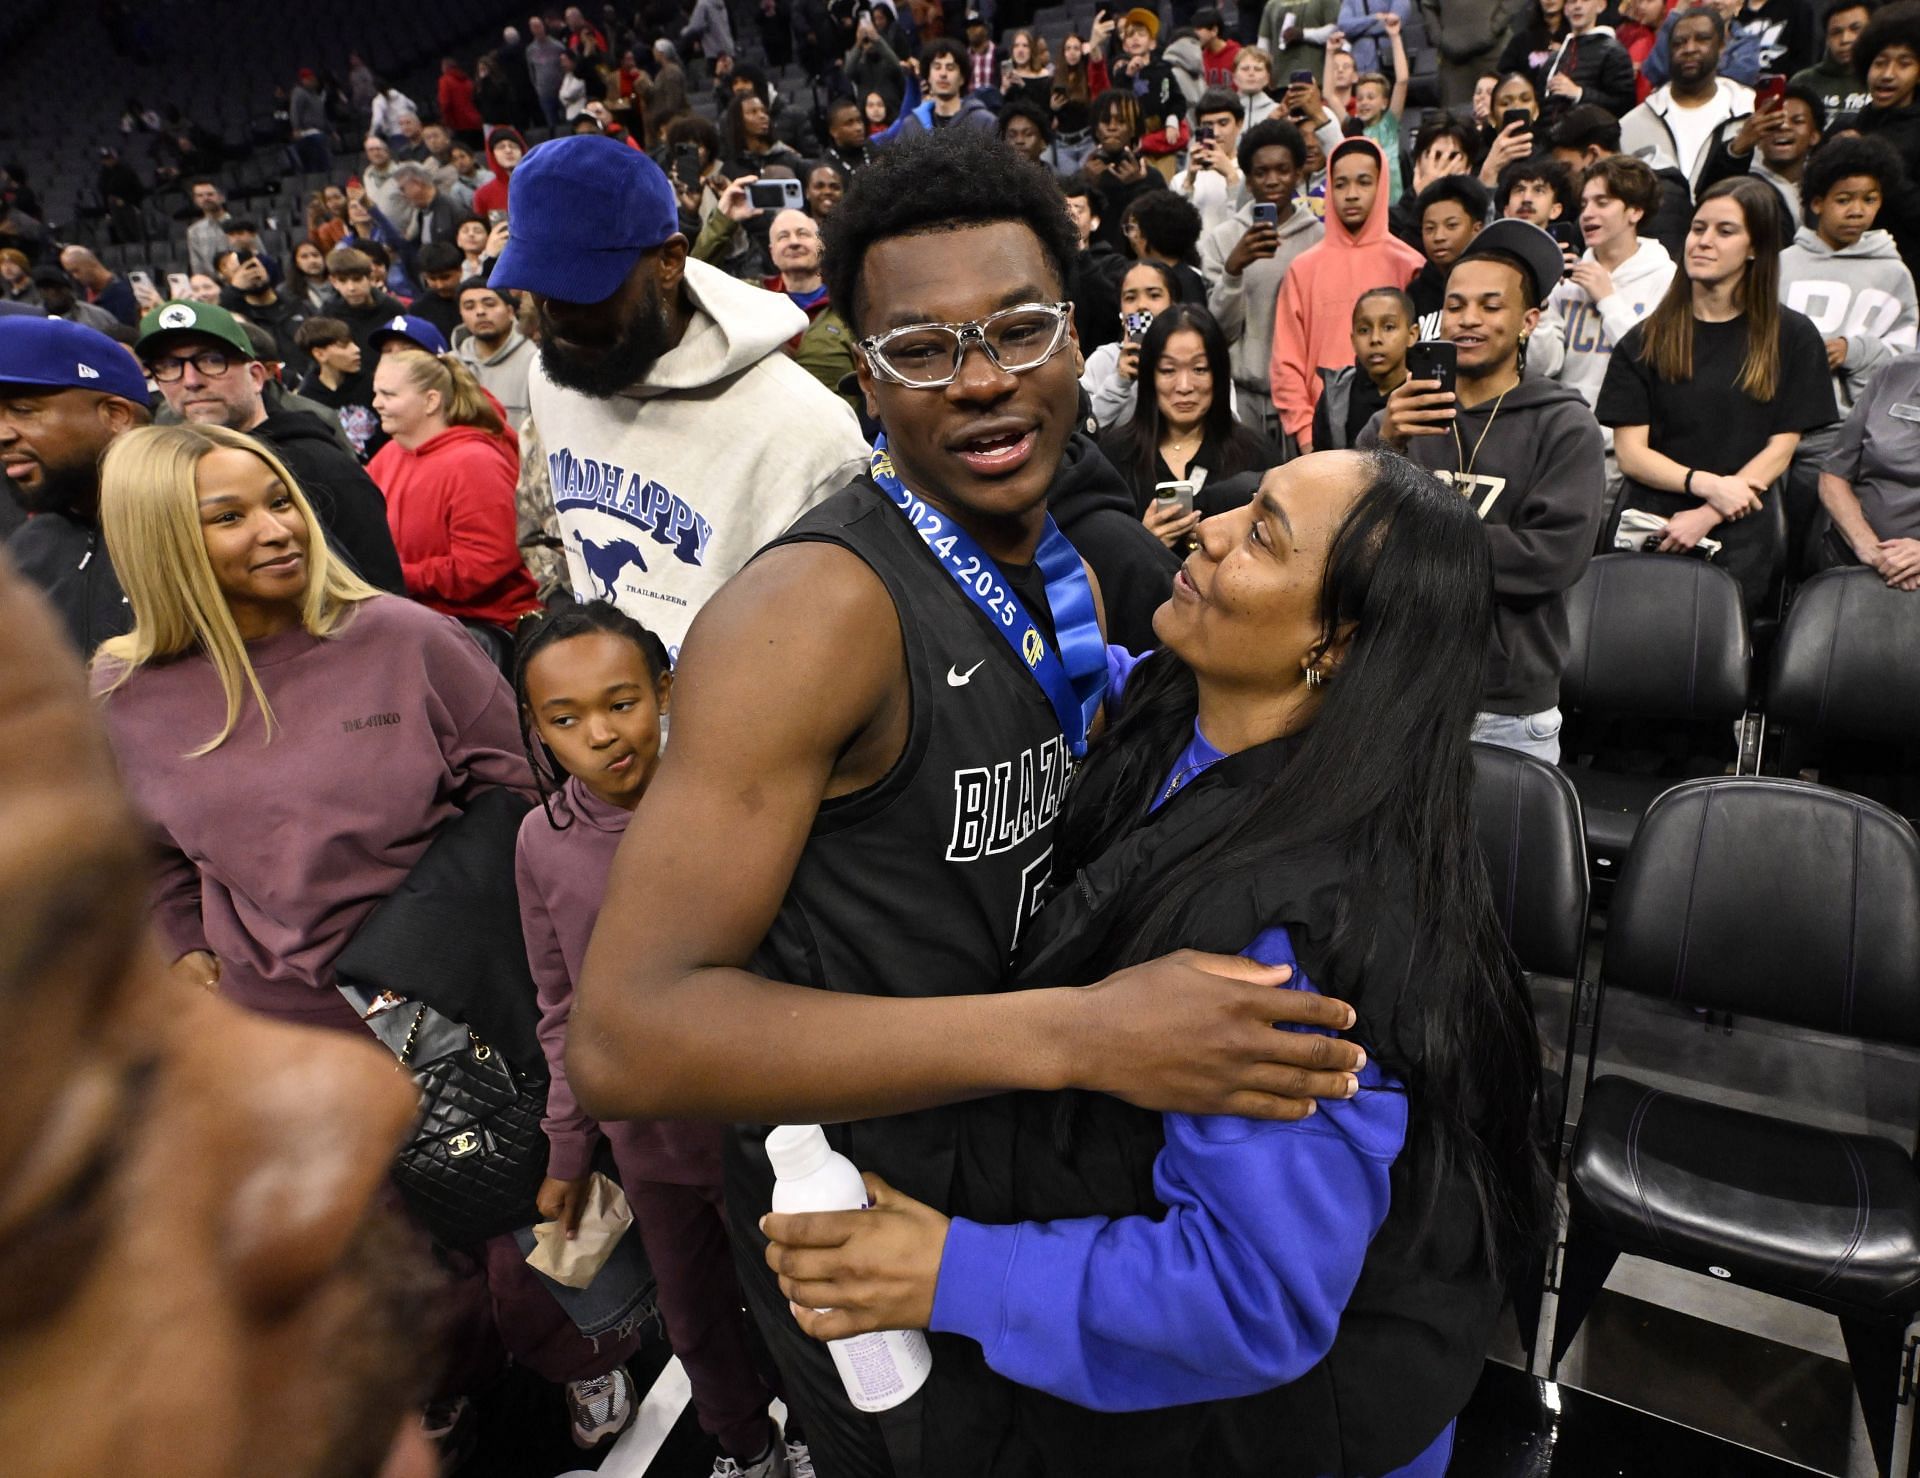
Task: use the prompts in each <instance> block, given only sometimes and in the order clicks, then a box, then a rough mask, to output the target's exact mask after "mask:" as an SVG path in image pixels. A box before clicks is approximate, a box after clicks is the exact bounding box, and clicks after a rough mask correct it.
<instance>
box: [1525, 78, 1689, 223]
mask: <svg viewBox="0 0 1920 1478" xmlns="http://www.w3.org/2000/svg"><path fill="white" fill-rule="evenodd" d="M1548 137H1549V140H1550V142H1551V144H1552V150H1551V152H1552V154H1553V157H1554V158H1555V159H1556V160H1558V161H1559V162H1560V163H1561V164H1563V165H1565V166H1566V168H1567V172H1568V175H1569V177H1570V178H1572V179H1575V180H1579V179H1583V178H1584V177H1585V175H1586V172H1587V171H1588V170H1589V169H1591V168H1593V166H1594V165H1596V164H1598V163H1599V162H1600V161H1601V160H1602V159H1610V158H1612V157H1613V156H1614V155H1616V154H1618V153H1619V152H1620V120H1619V119H1618V118H1615V117H1614V116H1613V115H1612V114H1611V113H1608V112H1607V111H1606V110H1605V109H1604V108H1595V107H1589V106H1587V105H1586V104H1584V103H1583V104H1581V105H1580V106H1579V107H1577V108H1569V109H1568V110H1567V111H1566V112H1565V113H1564V114H1563V115H1561V118H1560V121H1559V122H1557V123H1556V124H1554V125H1553V131H1552V133H1551V134H1550V135H1548ZM1641 163H1643V164H1646V165H1647V167H1648V168H1649V169H1651V170H1652V171H1653V177H1654V179H1656V180H1658V181H1659V182H1660V202H1659V204H1657V205H1656V206H1654V208H1653V210H1652V211H1651V212H1650V213H1649V214H1648V216H1647V218H1646V219H1645V220H1643V221H1642V222H1641V223H1640V235H1641V236H1642V237H1644V238H1648V239H1651V240H1653V241H1657V242H1659V243H1660V244H1661V245H1662V246H1664V247H1665V248H1666V249H1667V255H1668V256H1670V257H1672V258H1673V259H1674V260H1675V261H1678V260H1679V257H1680V253H1681V252H1682V251H1683V250H1685V248H1686V240H1687V227H1688V226H1690V225H1691V224H1692V223H1693V186H1692V185H1691V184H1690V183H1689V182H1688V180H1687V177H1686V176H1685V175H1683V174H1681V173H1680V171H1679V170H1678V169H1676V168H1674V167H1673V166H1671V165H1668V166H1666V167H1664V168H1662V167H1660V166H1657V165H1655V164H1652V163H1650V162H1649V161H1647V160H1644V159H1643V160H1641Z"/></svg>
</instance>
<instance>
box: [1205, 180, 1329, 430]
mask: <svg viewBox="0 0 1920 1478" xmlns="http://www.w3.org/2000/svg"><path fill="white" fill-rule="evenodd" d="M1252 224H1253V206H1252V205H1251V204H1247V205H1243V206H1241V207H1240V209H1239V210H1237V211H1236V212H1234V215H1233V218H1232V219H1231V220H1227V221H1222V222H1221V223H1220V224H1219V225H1218V226H1215V227H1214V228H1213V229H1212V230H1211V231H1209V232H1207V234H1206V235H1205V236H1203V237H1201V238H1200V270H1201V271H1202V272H1203V273H1205V274H1206V279H1207V307H1208V308H1209V309H1211V310H1212V312H1213V316H1214V317H1215V318H1216V319H1218V320H1219V322H1220V330H1221V332H1222V333H1224V334H1225V335H1226V336H1227V343H1228V345H1229V346H1230V348H1231V350H1232V356H1233V383H1234V384H1236V385H1239V386H1241V387H1242V388H1243V389H1245V390H1247V391H1249V392H1251V393H1252V394H1254V395H1255V396H1256V397H1257V398H1258V399H1259V400H1261V401H1263V402H1264V401H1267V400H1270V399H1272V395H1271V392H1270V389H1269V385H1268V378H1267V377H1268V373H1269V371H1268V368H1267V367H1268V365H1269V364H1270V363H1271V362H1272V360H1273V305H1274V304H1275V303H1276V302H1277V301H1278V300H1279V297H1280V282H1281V279H1282V278H1284V277H1285V276H1286V275H1287V267H1288V266H1289V265H1290V264H1291V263H1292V261H1293V259H1294V258H1295V257H1297V256H1299V255H1300V253H1301V252H1303V251H1305V250H1306V249H1307V248H1308V247H1310V246H1313V245H1315V244H1316V243H1318V242H1319V240H1320V238H1321V237H1323V236H1325V235H1326V234H1327V228H1326V227H1325V226H1323V225H1322V224H1321V223H1320V221H1319V219H1318V218H1317V217H1316V216H1315V215H1314V213H1313V212H1312V211H1310V210H1308V209H1307V207H1306V205H1305V204H1304V203H1301V202H1296V203H1295V205H1294V208H1293V214H1292V215H1290V216H1288V217H1287V218H1286V220H1284V221H1282V222H1281V223H1280V246H1279V248H1278V249H1277V250H1276V251H1275V252H1274V254H1273V255H1272V256H1271V257H1268V258H1267V259H1266V260H1265V261H1261V262H1250V263H1248V265H1247V270H1246V271H1245V272H1242V273H1241V274H1240V275H1239V276H1238V277H1229V276H1228V275H1227V258H1228V257H1230V256H1232V255H1233V249H1234V248H1235V247H1236V246H1238V245H1239V244H1240V238H1241V237H1242V236H1244V235H1246V234H1247V229H1248V227H1250V226H1251V225H1252Z"/></svg>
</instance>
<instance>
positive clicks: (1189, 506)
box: [1153, 478, 1194, 513]
mask: <svg viewBox="0 0 1920 1478" xmlns="http://www.w3.org/2000/svg"><path fill="white" fill-rule="evenodd" d="M1193 494H1194V486H1193V484H1192V483H1190V482H1188V481H1187V480H1186V479H1185V478H1181V479H1180V480H1179V481H1177V482H1156V483H1155V484H1154V485H1153V501H1154V502H1156V503H1158V504H1160V505H1161V512H1163V513H1164V512H1165V511H1166V508H1167V505H1169V504H1171V505H1173V506H1176V507H1178V508H1179V510H1180V511H1181V512H1182V513H1191V512H1193Z"/></svg>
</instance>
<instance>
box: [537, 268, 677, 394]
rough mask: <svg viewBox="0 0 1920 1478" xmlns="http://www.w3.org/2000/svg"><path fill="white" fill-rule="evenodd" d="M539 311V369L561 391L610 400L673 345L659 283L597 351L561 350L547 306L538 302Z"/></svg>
mask: <svg viewBox="0 0 1920 1478" xmlns="http://www.w3.org/2000/svg"><path fill="white" fill-rule="evenodd" d="M537 312H538V315H539V319H540V367H541V369H543V370H545V371H546V373H547V378H548V379H550V380H552V381H553V383H554V384H556V385H558V386H560V387H561V388H562V389H563V390H574V391H578V392H579V393H580V394H582V395H585V396H588V397H590V398H592V399H594V400H610V399H611V398H612V397H614V396H616V395H618V394H619V393H620V392H621V391H622V390H625V389H627V388H628V387H629V386H631V385H637V384H639V383H640V382H641V381H642V380H644V379H646V377H647V371H648V370H650V369H652V368H653V367H654V365H655V364H656V363H658V362H659V359H660V356H661V355H663V354H665V353H666V352H667V350H668V349H669V348H670V347H671V345H670V344H669V343H668V339H667V334H668V329H667V310H666V304H665V303H664V302H663V301H662V298H661V293H660V284H659V282H658V281H650V282H649V283H648V284H647V295H646V297H645V298H643V299H642V300H641V303H640V306H639V309H638V310H637V311H636V312H635V314H634V316H633V318H632V319H631V320H629V321H628V323H627V324H626V325H625V327H624V328H623V329H622V330H621V332H620V334H619V336H618V337H616V338H614V339H613V340H612V341H611V342H609V343H608V344H607V346H606V347H605V348H604V349H602V350H600V352H598V353H596V354H582V353H579V352H577V351H576V350H574V349H571V348H562V347H561V345H560V343H559V341H558V337H559V336H558V330H557V329H556V328H555V326H554V322H553V320H552V318H550V317H549V316H548V314H547V305H546V304H545V303H541V304H539V305H538V309H537Z"/></svg>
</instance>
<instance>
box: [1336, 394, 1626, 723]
mask: <svg viewBox="0 0 1920 1478" xmlns="http://www.w3.org/2000/svg"><path fill="white" fill-rule="evenodd" d="M1385 414H1386V413H1385V412H1384V411H1382V412H1380V413H1379V414H1377V415H1375V416H1374V418H1373V419H1372V420H1371V421H1369V422H1368V423H1367V427H1366V429H1365V430H1364V431H1362V432H1361V433H1360V437H1359V442H1358V445H1359V447H1360V449H1361V450H1362V451H1367V450H1371V449H1373V448H1375V447H1379V446H1382V445H1383V444H1384V443H1382V441H1381V440H1380V422H1381V419H1382V417H1383V416H1384V415H1385ZM1454 430H1455V432H1456V435H1455V436H1416V437H1414V438H1412V439H1411V440H1410V441H1409V442H1408V443H1407V450H1406V455H1407V457H1408V458H1409V459H1411V460H1412V461H1414V462H1417V463H1418V464H1419V465H1420V466H1422V467H1425V468H1426V469H1427V470H1428V471H1429V472H1432V473H1434V474H1435V475H1436V476H1438V477H1439V478H1440V479H1441V480H1442V481H1443V482H1447V483H1451V484H1452V485H1453V486H1454V487H1455V488H1456V489H1458V491H1459V492H1460V493H1461V494H1462V495H1463V496H1464V497H1466V498H1468V499H1469V500H1471V502H1472V504H1473V508H1474V511H1475V512H1476V513H1478V514H1479V515H1480V522H1481V525H1482V526H1483V527H1484V528H1485V529H1486V531H1487V544H1488V547H1489V548H1490V549H1491V550H1492V551H1493V597H1494V608H1493V647H1492V650H1491V652H1490V653H1489V654H1488V662H1487V692H1486V697H1485V698H1483V699H1482V700H1481V705H1480V706H1481V707H1482V709H1484V710H1485V711H1487V712H1489V713H1506V714H1523V713H1540V712H1542V711H1543V710H1545V709H1549V708H1553V707H1556V706H1558V704H1559V702H1560V674H1561V673H1562V672H1563V671H1565V670H1566V665H1567V651H1568V648H1569V644H1570V642H1571V636H1570V635H1569V633H1568V629H1567V600H1566V595H1567V591H1569V590H1570V589H1572V588H1573V586H1574V584H1575V583H1576V582H1577V581H1578V580H1579V579H1580V576H1581V575H1582V574H1584V573H1585V572H1586V568H1587V561H1588V560H1589V559H1591V558H1592V557H1593V543H1594V538H1595V536H1596V534H1597V533H1598V532H1599V528H1600V510H1601V503H1602V499H1603V496H1604V494H1605V491H1606V470H1605V461H1604V456H1605V453H1604V452H1603V450H1602V445H1601V441H1600V423H1599V422H1598V421H1596V420H1594V418H1593V411H1592V408H1591V407H1589V406H1588V405H1587V402H1586V400H1585V399H1584V398H1583V397H1582V396H1581V394H1580V392H1579V391H1578V390H1576V389H1574V388H1573V386H1571V385H1564V384H1562V383H1561V382H1560V381H1558V380H1547V379H1540V378H1537V377H1533V376H1529V377H1528V378H1526V379H1523V380H1522V381H1521V382H1520V383H1519V384H1518V385H1516V386H1515V387H1514V388H1513V389H1512V390H1510V391H1508V392H1507V394H1506V396H1505V397H1504V398H1502V399H1497V400H1489V401H1483V402H1482V403H1481V404H1479V405H1477V406H1474V407H1473V408H1472V409H1471V410H1463V411H1461V412H1460V415H1459V419H1458V421H1457V422H1456V424H1455V427H1454ZM1462 448H1465V450H1466V454H1467V465H1468V466H1470V467H1471V469H1472V471H1471V473H1470V474H1469V473H1463V472H1462V470H1461V467H1462V461H1463V458H1462V455H1461V452H1462Z"/></svg>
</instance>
